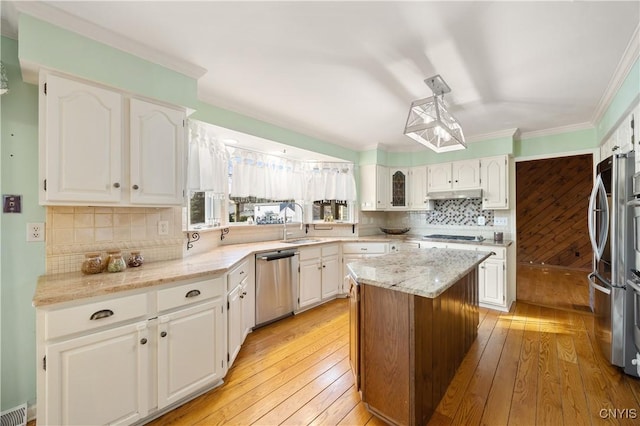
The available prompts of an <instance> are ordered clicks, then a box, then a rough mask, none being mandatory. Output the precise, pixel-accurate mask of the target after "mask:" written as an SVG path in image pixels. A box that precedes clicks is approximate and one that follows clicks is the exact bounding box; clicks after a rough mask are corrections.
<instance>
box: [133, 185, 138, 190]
mask: <svg viewBox="0 0 640 426" xmlns="http://www.w3.org/2000/svg"><path fill="white" fill-rule="evenodd" d="M132 188H133V189H138V188H140V187H139V186H138V185H133V186H132Z"/></svg>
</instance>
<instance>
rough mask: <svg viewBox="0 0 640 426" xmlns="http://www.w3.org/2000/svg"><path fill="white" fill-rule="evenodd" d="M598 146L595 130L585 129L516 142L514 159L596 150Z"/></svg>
mask: <svg viewBox="0 0 640 426" xmlns="http://www.w3.org/2000/svg"><path fill="white" fill-rule="evenodd" d="M598 146H599V144H598V140H597V138H596V131H595V129H584V130H577V131H573V132H567V133H559V134H556V135H547V136H540V137H536V138H528V139H523V140H519V141H516V142H515V143H514V157H515V158H519V157H535V156H539V155H550V154H558V155H560V154H562V153H567V152H574V151H584V150H587V149H595V148H598Z"/></svg>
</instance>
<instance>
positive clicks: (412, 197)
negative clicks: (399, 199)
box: [409, 166, 429, 210]
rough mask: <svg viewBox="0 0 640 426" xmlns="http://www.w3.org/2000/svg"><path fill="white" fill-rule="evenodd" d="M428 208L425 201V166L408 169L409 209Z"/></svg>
mask: <svg viewBox="0 0 640 426" xmlns="http://www.w3.org/2000/svg"><path fill="white" fill-rule="evenodd" d="M428 208H429V202H428V201H427V166H420V167H411V168H410V169H409V209H410V210H425V209H428Z"/></svg>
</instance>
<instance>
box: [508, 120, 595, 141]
mask: <svg viewBox="0 0 640 426" xmlns="http://www.w3.org/2000/svg"><path fill="white" fill-rule="evenodd" d="M594 128H595V127H594V125H593V124H592V123H590V122H584V123H577V124H569V125H568V126H560V127H554V128H551V129H543V130H535V131H533V132H524V133H522V134H521V135H520V139H521V140H524V139H532V138H539V137H543V136H554V135H561V134H563V133H570V132H576V131H578V130H589V129H594Z"/></svg>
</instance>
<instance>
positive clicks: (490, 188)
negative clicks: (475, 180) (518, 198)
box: [480, 155, 509, 210]
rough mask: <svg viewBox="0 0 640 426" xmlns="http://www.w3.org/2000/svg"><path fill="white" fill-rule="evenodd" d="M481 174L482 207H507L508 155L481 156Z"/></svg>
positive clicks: (493, 208)
mask: <svg viewBox="0 0 640 426" xmlns="http://www.w3.org/2000/svg"><path fill="white" fill-rule="evenodd" d="M480 170H481V175H482V208H483V209H485V210H487V209H492V210H495V209H508V208H509V157H508V156H506V155H499V156H497V157H487V158H482V159H481V161H480Z"/></svg>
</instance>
